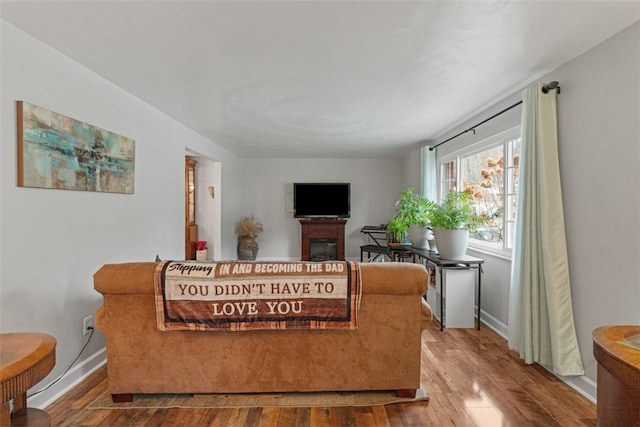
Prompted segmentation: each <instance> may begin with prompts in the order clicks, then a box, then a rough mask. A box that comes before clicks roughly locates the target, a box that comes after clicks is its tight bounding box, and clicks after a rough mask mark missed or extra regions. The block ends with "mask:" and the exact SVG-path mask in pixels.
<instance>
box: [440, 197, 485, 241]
mask: <svg viewBox="0 0 640 427" xmlns="http://www.w3.org/2000/svg"><path fill="white" fill-rule="evenodd" d="M472 197H473V195H472V194H471V192H470V191H460V192H455V191H450V192H449V193H448V194H447V196H446V197H445V198H444V200H443V201H442V203H439V204H434V205H433V206H432V209H431V211H430V214H429V219H430V220H431V226H432V227H433V228H440V229H444V230H458V229H467V230H469V231H475V228H476V225H477V224H478V223H479V221H480V218H479V217H478V215H476V213H475V211H474V208H473V202H472Z"/></svg>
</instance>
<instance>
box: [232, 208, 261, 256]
mask: <svg viewBox="0 0 640 427" xmlns="http://www.w3.org/2000/svg"><path fill="white" fill-rule="evenodd" d="M262 230H263V226H262V223H261V222H256V220H255V219H254V218H253V215H251V216H250V217H249V216H245V217H242V218H241V219H240V221H238V222H237V223H236V234H237V235H238V259H240V260H247V261H253V260H255V259H256V257H257V256H258V248H259V247H258V243H257V242H256V238H257V237H258V235H259V234H260V233H262Z"/></svg>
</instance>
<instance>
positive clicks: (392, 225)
mask: <svg viewBox="0 0 640 427" xmlns="http://www.w3.org/2000/svg"><path fill="white" fill-rule="evenodd" d="M408 230H409V225H408V224H407V223H406V222H405V221H404V220H402V219H400V218H398V217H396V218H393V219H392V220H391V221H389V224H387V233H388V234H389V237H390V238H391V239H390V241H393V242H396V243H402V242H403V241H404V240H406V239H405V237H406V235H407V231H408Z"/></svg>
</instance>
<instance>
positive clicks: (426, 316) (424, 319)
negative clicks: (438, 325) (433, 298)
mask: <svg viewBox="0 0 640 427" xmlns="http://www.w3.org/2000/svg"><path fill="white" fill-rule="evenodd" d="M432 321H433V312H432V311H431V307H430V306H429V304H427V301H425V299H424V298H423V299H422V316H421V318H420V326H421V327H422V330H423V331H424V330H425V329H427V328H428V327H429V325H431V322H432Z"/></svg>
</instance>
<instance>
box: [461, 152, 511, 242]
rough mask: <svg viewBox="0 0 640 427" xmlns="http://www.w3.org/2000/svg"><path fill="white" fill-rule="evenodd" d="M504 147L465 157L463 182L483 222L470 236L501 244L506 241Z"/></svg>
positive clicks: (463, 158)
mask: <svg viewBox="0 0 640 427" xmlns="http://www.w3.org/2000/svg"><path fill="white" fill-rule="evenodd" d="M503 147H504V146H503V145H499V146H497V147H492V148H489V149H487V150H484V151H481V152H479V153H476V154H473V155H470V156H465V157H462V158H461V162H462V182H463V188H464V189H465V190H467V189H469V190H471V193H472V194H473V200H474V204H475V210H476V213H477V214H478V215H480V217H482V219H483V222H482V223H481V224H480V225H479V226H478V227H477V231H476V232H475V233H474V234H472V235H471V236H470V237H471V238H474V239H478V240H483V241H486V242H491V243H496V244H501V243H502V241H503V240H504V207H503V200H504V199H503V198H504V148H503Z"/></svg>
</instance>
